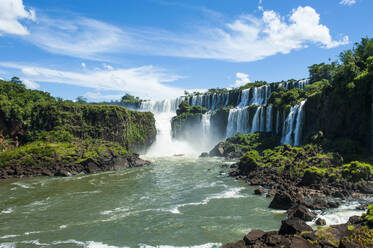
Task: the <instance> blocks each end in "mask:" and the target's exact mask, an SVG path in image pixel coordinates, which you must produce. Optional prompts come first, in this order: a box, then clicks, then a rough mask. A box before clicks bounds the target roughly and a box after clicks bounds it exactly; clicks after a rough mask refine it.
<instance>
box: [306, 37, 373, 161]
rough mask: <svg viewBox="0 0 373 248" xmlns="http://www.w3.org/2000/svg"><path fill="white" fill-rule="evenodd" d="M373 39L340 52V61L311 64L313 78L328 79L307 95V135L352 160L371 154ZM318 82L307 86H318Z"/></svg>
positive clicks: (324, 146) (318, 79)
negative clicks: (319, 88) (320, 86)
mask: <svg viewBox="0 0 373 248" xmlns="http://www.w3.org/2000/svg"><path fill="white" fill-rule="evenodd" d="M372 56H373V40H372V39H368V38H364V39H362V41H361V42H360V43H356V44H355V46H354V48H353V49H351V50H347V51H345V52H343V53H341V54H340V56H339V59H340V62H332V63H330V64H319V65H313V66H311V67H310V78H311V81H315V82H316V81H322V80H324V82H327V81H328V82H329V83H326V84H324V86H323V88H322V90H321V91H316V92H314V93H313V94H311V95H309V96H307V98H308V100H307V104H306V112H307V119H308V120H309V121H307V123H305V127H304V130H305V133H304V139H303V140H305V141H306V142H307V143H310V142H313V137H314V135H315V134H317V133H321V134H322V135H321V136H319V137H318V138H319V139H318V144H320V145H322V146H323V148H324V149H326V150H329V151H334V152H339V153H341V154H342V155H343V156H344V157H345V159H347V160H349V161H352V160H357V159H361V158H362V157H364V156H369V155H368V154H369V153H370V149H369V148H370V147H371V145H372V144H371V140H372V138H371V136H370V135H367V134H368V133H370V129H371V124H370V123H371V103H372V98H371V94H372V92H373V89H372V81H373V57H372ZM326 80H327V81H326ZM318 83H319V82H316V83H314V84H312V85H310V86H308V87H317V84H318Z"/></svg>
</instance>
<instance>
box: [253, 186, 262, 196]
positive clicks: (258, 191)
mask: <svg viewBox="0 0 373 248" xmlns="http://www.w3.org/2000/svg"><path fill="white" fill-rule="evenodd" d="M254 193H255V194H256V195H263V194H264V189H263V188H262V187H259V188H257V189H255V190H254Z"/></svg>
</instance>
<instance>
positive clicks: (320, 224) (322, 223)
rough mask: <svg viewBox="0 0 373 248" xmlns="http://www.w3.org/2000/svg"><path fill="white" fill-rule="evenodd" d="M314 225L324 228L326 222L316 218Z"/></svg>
mask: <svg viewBox="0 0 373 248" xmlns="http://www.w3.org/2000/svg"><path fill="white" fill-rule="evenodd" d="M316 225H318V226H325V225H326V221H325V220H324V219H322V218H318V219H317V220H316Z"/></svg>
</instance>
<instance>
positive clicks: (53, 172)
mask: <svg viewBox="0 0 373 248" xmlns="http://www.w3.org/2000/svg"><path fill="white" fill-rule="evenodd" d="M150 164H151V163H150V162H149V161H146V160H142V159H141V158H140V157H139V155H138V154H136V153H131V154H126V155H121V156H117V155H114V154H111V156H110V157H107V156H105V157H100V158H98V159H97V160H93V159H90V158H88V159H86V160H84V161H81V162H80V163H74V164H68V163H61V162H60V161H57V160H56V161H53V162H51V163H50V164H48V165H43V166H35V165H32V166H21V165H14V166H6V167H0V179H7V178H20V177H33V176H58V177H68V176H72V175H78V174H81V173H83V174H91V173H98V172H104V171H113V170H120V169H126V168H132V167H141V166H145V165H150Z"/></svg>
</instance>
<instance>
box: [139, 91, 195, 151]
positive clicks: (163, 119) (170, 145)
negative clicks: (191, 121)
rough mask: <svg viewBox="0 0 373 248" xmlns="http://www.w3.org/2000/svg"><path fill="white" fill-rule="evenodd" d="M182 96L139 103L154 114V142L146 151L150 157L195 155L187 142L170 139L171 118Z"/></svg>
mask: <svg viewBox="0 0 373 248" xmlns="http://www.w3.org/2000/svg"><path fill="white" fill-rule="evenodd" d="M183 100H184V98H182V97H180V98H176V99H166V100H163V101H146V102H143V103H142V104H141V110H142V111H150V112H152V113H153V114H154V118H155V122H156V123H155V124H156V128H157V137H156V141H155V143H154V144H153V145H152V146H151V147H150V149H149V150H148V152H147V155H148V156H151V157H163V156H172V155H175V154H187V155H195V154H198V151H196V150H194V149H193V148H192V147H191V146H190V145H189V144H188V143H187V142H182V141H177V140H173V139H172V129H171V119H172V117H174V116H175V115H176V110H177V108H178V106H179V104H180V103H181V101H183Z"/></svg>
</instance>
